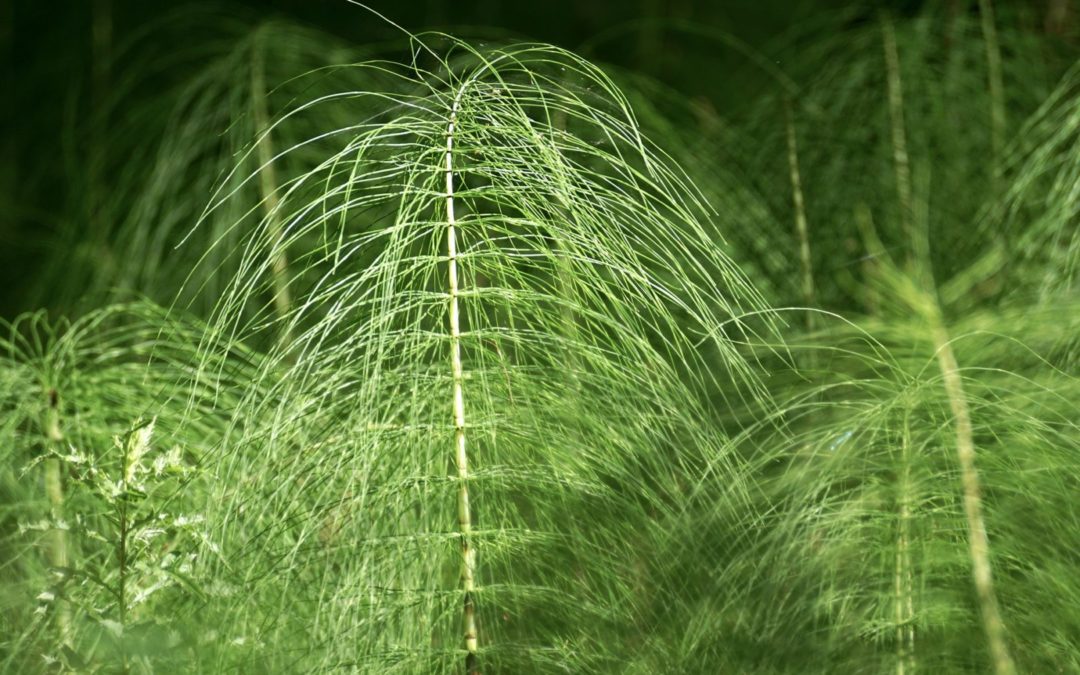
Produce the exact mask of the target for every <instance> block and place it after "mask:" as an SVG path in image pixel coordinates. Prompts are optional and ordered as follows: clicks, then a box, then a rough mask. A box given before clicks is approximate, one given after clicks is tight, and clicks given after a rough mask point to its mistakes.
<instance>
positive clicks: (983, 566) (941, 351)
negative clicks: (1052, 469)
mask: <svg viewBox="0 0 1080 675" xmlns="http://www.w3.org/2000/svg"><path fill="white" fill-rule="evenodd" d="M932 311H933V315H932V316H931V322H932V330H933V335H934V347H935V349H936V350H937V359H938V366H939V367H940V369H941V376H942V380H943V383H944V386H945V393H946V395H947V396H948V398H949V407H950V408H951V409H952V414H953V420H954V423H955V426H956V455H957V459H958V460H959V462H960V479H961V482H962V484H963V487H964V513H965V514H966V516H967V526H968V549H969V553H970V555H971V572H972V576H973V577H974V580H975V594H976V596H977V597H978V600H979V609H980V613H981V614H982V620H983V629H984V630H985V632H986V640H987V642H988V643H989V646H990V655H991V657H992V659H993V662H994V672H995V673H997V675H1015V673H1016V666H1015V665H1014V664H1013V660H1012V657H1011V656H1010V655H1009V648H1008V645H1007V644H1006V642H1005V622H1004V621H1002V618H1001V611H1000V609H999V608H998V602H997V596H996V595H995V594H994V581H993V575H992V573H991V568H990V542H989V539H988V538H987V536H986V523H985V521H984V520H983V511H982V496H981V494H980V490H979V475H978V472H977V471H976V469H975V441H974V436H973V432H972V427H971V413H970V411H969V410H968V404H967V399H966V398H965V396H964V385H963V381H962V380H961V378H960V367H959V365H958V364H957V362H956V356H955V355H954V354H953V350H952V345H951V343H950V341H949V334H948V331H946V329H945V324H944V321H943V320H942V318H941V312H940V310H938V309H937V307H936V305H935V306H934V308H933V310H932Z"/></svg>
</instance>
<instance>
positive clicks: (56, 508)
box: [45, 389, 71, 645]
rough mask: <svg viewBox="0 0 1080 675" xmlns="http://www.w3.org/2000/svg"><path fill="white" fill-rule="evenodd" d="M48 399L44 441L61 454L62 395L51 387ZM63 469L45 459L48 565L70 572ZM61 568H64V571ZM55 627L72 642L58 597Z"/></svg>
mask: <svg viewBox="0 0 1080 675" xmlns="http://www.w3.org/2000/svg"><path fill="white" fill-rule="evenodd" d="M48 398H49V401H48V407H47V408H46V412H45V441H46V443H47V444H48V446H49V448H50V449H51V450H52V451H53V452H55V453H59V451H60V446H61V444H62V443H63V442H64V434H63V432H62V431H61V430H60V395H59V394H58V393H57V391H56V390H55V389H49V391H48ZM60 468H61V467H60V460H59V459H57V458H56V457H50V458H49V459H47V460H45V496H46V497H48V499H49V510H50V511H51V513H52V519H53V521H54V522H53V527H52V530H51V532H50V537H49V564H50V565H51V566H52V567H53V569H54V570H56V571H57V573H63V574H67V572H66V570H67V568H68V566H69V565H68V541H67V532H66V531H65V530H63V529H61V528H60V526H59V522H58V521H60V520H62V519H63V516H64V481H63V476H62V475H61V471H60ZM61 570H64V571H63V572H61ZM56 630H57V633H58V634H59V639H60V644H62V645H70V644H71V608H70V607H68V604H67V601H65V600H64V599H63V598H58V599H57V601H56Z"/></svg>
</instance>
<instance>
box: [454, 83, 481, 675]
mask: <svg viewBox="0 0 1080 675" xmlns="http://www.w3.org/2000/svg"><path fill="white" fill-rule="evenodd" d="M464 93H465V85H463V86H462V87H461V89H460V90H459V91H458V93H457V96H456V97H455V98H454V103H453V106H452V107H451V110H450V122H449V124H447V127H446V224H447V228H446V253H447V260H448V277H449V278H448V281H449V285H450V292H449V295H450V365H451V369H452V372H453V377H454V446H455V464H456V465H457V472H458V481H459V483H460V486H459V488H458V527H459V530H460V533H461V576H462V590H463V591H464V593H465V606H464V608H463V619H464V621H463V623H464V627H465V651H466V655H465V671H466V672H467V673H469V674H470V675H472V674H474V673H479V670H478V663H477V658H476V651H477V638H476V606H475V605H474V604H473V596H474V593H475V589H476V578H475V574H476V549H474V548H473V546H472V541H471V533H472V510H471V509H470V507H469V482H468V479H469V455H468V453H467V452H466V450H465V396H464V392H463V391H462V380H463V379H464V375H463V370H462V366H461V320H460V310H459V307H458V292H459V291H458V266H457V257H458V252H457V220H456V219H455V217H454V127H455V125H456V124H457V115H458V109H459V108H460V106H461V97H462V94H464Z"/></svg>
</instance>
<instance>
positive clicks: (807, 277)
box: [784, 101, 815, 330]
mask: <svg viewBox="0 0 1080 675" xmlns="http://www.w3.org/2000/svg"><path fill="white" fill-rule="evenodd" d="M784 113H785V115H784V116H785V122H786V127H787V141H788V169H789V171H790V173H791V197H792V202H793V207H794V209H795V232H796V234H797V235H798V236H799V259H800V260H801V261H802V294H803V302H804V303H805V304H806V309H807V310H809V309H810V308H812V307H813V306H814V305H815V302H814V271H813V266H812V265H811V261H810V233H809V227H808V226H807V223H806V205H805V201H804V199H803V190H802V177H801V175H800V173H799V144H798V139H797V138H796V137H795V119H794V115H793V113H792V110H791V101H786V102H785V103H784ZM806 328H807V330H813V328H814V313H813V312H810V311H807V312H806Z"/></svg>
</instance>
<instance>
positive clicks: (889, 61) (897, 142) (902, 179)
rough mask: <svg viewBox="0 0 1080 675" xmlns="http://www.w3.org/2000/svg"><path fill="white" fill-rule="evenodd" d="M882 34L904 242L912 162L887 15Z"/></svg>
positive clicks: (909, 232)
mask: <svg viewBox="0 0 1080 675" xmlns="http://www.w3.org/2000/svg"><path fill="white" fill-rule="evenodd" d="M881 33H882V38H883V40H882V41H883V43H884V47H885V71H886V75H887V80H888V91H889V120H890V126H891V131H892V149H893V166H894V169H895V171H896V196H897V200H898V201H899V203H900V228H901V230H902V232H903V235H904V238H905V239H906V240H907V241H914V237H913V228H914V225H913V220H914V211H913V208H914V207H913V204H912V188H911V161H910V159H909V155H908V148H907V134H906V132H905V131H904V88H903V83H902V82H901V80H900V53H899V51H898V50H897V47H896V31H895V30H894V29H893V24H892V19H890V18H889V16H888V14H884V13H883V14H882V15H881ZM912 262H913V261H912V255H911V254H909V255H908V265H909V267H910V266H911V264H912Z"/></svg>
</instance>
